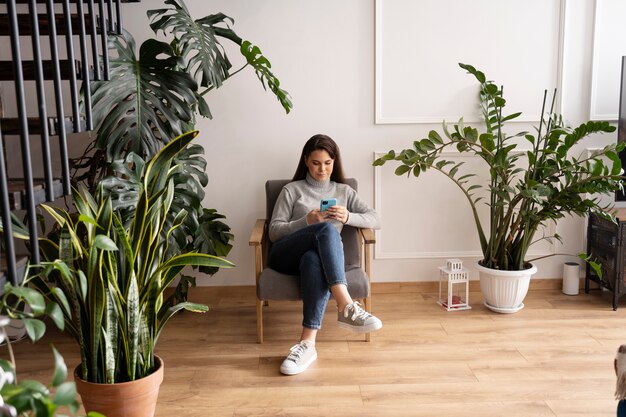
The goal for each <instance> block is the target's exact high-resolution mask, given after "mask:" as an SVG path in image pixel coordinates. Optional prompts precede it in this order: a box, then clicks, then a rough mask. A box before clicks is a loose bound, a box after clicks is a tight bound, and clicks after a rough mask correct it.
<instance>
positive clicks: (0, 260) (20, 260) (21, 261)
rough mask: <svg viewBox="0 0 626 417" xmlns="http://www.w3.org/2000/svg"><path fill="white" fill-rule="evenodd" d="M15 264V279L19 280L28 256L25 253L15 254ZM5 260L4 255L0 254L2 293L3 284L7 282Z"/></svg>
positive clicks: (0, 286) (0, 290) (0, 291)
mask: <svg viewBox="0 0 626 417" xmlns="http://www.w3.org/2000/svg"><path fill="white" fill-rule="evenodd" d="M15 258H16V259H15V266H16V267H17V279H18V280H19V281H20V282H21V280H22V278H23V277H24V270H25V269H26V264H27V263H28V256H26V255H16V256H15ZM7 278H8V277H7V260H6V258H5V257H4V254H2V255H1V256H0V294H1V293H4V290H3V289H4V286H5V285H6V283H7Z"/></svg>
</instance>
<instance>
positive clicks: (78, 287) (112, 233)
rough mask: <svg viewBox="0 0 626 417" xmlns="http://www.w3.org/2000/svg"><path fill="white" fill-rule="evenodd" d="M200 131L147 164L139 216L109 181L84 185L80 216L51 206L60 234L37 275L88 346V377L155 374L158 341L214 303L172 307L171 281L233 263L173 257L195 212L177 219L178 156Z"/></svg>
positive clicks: (77, 203) (142, 168) (47, 244)
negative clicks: (92, 188)
mask: <svg viewBox="0 0 626 417" xmlns="http://www.w3.org/2000/svg"><path fill="white" fill-rule="evenodd" d="M196 135H197V132H195V131H194V132H189V133H185V134H183V135H181V136H180V137H178V138H176V139H174V140H172V141H171V142H169V143H168V144H167V145H166V146H164V147H163V148H162V149H161V150H160V151H159V152H158V153H157V154H156V155H155V156H154V157H153V158H152V159H151V160H150V161H149V163H147V164H145V165H139V166H138V167H137V170H138V171H137V172H138V175H139V176H140V179H141V181H140V183H139V184H138V186H139V189H138V192H137V201H136V204H135V209H134V215H133V216H132V218H131V219H124V218H123V217H122V216H121V214H120V211H119V210H116V209H115V207H114V201H113V198H112V196H111V195H110V194H109V193H106V192H105V190H104V189H103V188H102V187H101V188H99V189H98V191H97V193H96V194H95V195H93V196H92V194H91V193H89V192H88V191H87V190H86V189H84V188H83V189H82V190H80V191H78V190H76V189H74V192H73V194H72V199H73V203H74V204H73V205H74V208H75V211H76V213H75V214H72V213H70V212H68V211H66V210H65V209H62V208H58V207H52V206H48V205H43V206H42V207H43V208H44V210H45V211H46V212H47V213H48V215H50V216H51V217H52V219H54V221H55V222H56V225H57V232H58V233H56V236H57V237H56V238H51V237H50V236H55V235H53V234H51V235H49V237H48V238H45V239H44V240H43V241H42V243H41V246H42V248H44V249H45V253H46V257H47V262H43V263H42V265H41V271H40V272H39V273H38V274H36V275H34V276H32V277H29V278H28V281H29V282H30V283H32V284H33V285H34V286H35V287H36V288H38V289H39V291H40V292H41V294H42V295H43V296H44V297H46V299H47V300H49V301H51V302H55V303H56V304H58V305H59V306H60V307H61V310H62V312H63V317H64V321H65V328H66V330H67V331H69V333H71V335H72V336H73V337H74V338H75V339H76V341H77V342H78V345H79V347H80V356H81V371H80V376H81V377H82V378H83V379H84V380H86V381H89V382H97V383H116V382H124V381H132V380H135V379H138V378H142V377H144V376H146V375H148V374H150V373H151V372H152V371H153V368H154V348H155V345H156V343H157V341H158V338H159V335H160V334H161V332H162V331H163V328H164V326H165V324H166V323H167V321H168V320H169V319H170V317H172V316H173V315H174V314H175V313H176V312H178V311H180V310H183V309H184V310H189V311H194V312H205V311H207V309H208V308H207V307H206V306H205V305H201V304H196V303H191V302H181V303H178V304H175V305H171V306H170V305H169V304H167V303H165V302H164V301H165V291H166V289H167V288H168V286H169V285H170V284H172V282H173V281H174V279H175V278H176V277H177V276H178V274H179V273H180V272H181V270H182V269H183V268H184V267H185V266H206V267H219V268H228V267H232V266H233V265H232V264H231V263H230V262H228V261H227V260H224V259H221V258H218V257H215V256H212V255H209V254H203V253H197V252H185V253H179V254H175V255H171V253H170V251H169V248H168V247H169V244H170V240H169V239H168V237H169V236H170V235H171V234H172V233H174V232H175V231H176V229H177V228H180V227H181V226H182V224H183V222H184V220H185V217H186V216H187V212H186V211H185V210H180V211H176V212H175V213H174V219H173V221H171V222H170V221H168V215H169V214H170V213H171V212H172V202H173V200H174V193H175V180H174V178H175V176H176V175H177V173H179V172H180V171H181V170H182V169H183V168H184V167H182V166H181V164H180V163H177V162H176V156H177V155H178V154H179V153H180V152H183V151H184V150H185V149H186V148H187V146H188V145H189V144H190V142H191V140H192V139H193V138H194V137H195V136H196ZM138 160H140V159H138Z"/></svg>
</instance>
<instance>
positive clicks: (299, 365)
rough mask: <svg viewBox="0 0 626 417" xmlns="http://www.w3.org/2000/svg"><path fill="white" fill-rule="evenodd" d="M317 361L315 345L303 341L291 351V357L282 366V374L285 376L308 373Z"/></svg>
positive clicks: (288, 356)
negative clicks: (309, 368)
mask: <svg viewBox="0 0 626 417" xmlns="http://www.w3.org/2000/svg"><path fill="white" fill-rule="evenodd" d="M316 359H317V350H315V344H314V343H313V342H311V341H309V340H302V341H301V342H300V343H298V344H296V345H293V346H292V347H291V349H289V355H287V358H285V360H284V361H283V363H282V365H280V372H281V373H282V374H285V375H297V374H299V373H301V372H304V371H306V369H307V368H308V367H309V366H311V364H312V363H313V362H315V360H316Z"/></svg>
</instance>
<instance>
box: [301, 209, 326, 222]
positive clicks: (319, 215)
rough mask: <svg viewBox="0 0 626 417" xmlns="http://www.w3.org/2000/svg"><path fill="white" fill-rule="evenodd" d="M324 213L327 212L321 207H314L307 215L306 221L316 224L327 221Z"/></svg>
mask: <svg viewBox="0 0 626 417" xmlns="http://www.w3.org/2000/svg"><path fill="white" fill-rule="evenodd" d="M323 213H325V212H321V211H320V210H319V209H313V210H311V211H309V213H308V214H307V215H306V223H307V224H315V223H322V222H325V221H326V218H325V216H324V214H323Z"/></svg>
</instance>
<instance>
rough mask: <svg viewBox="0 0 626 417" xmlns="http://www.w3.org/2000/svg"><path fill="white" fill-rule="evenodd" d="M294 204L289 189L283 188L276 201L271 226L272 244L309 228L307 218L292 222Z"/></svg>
mask: <svg viewBox="0 0 626 417" xmlns="http://www.w3.org/2000/svg"><path fill="white" fill-rule="evenodd" d="M293 204H294V202H293V197H292V196H291V194H290V193H289V191H288V190H287V188H283V189H282V190H281V192H280V194H279V195H278V198H277V199H276V204H275V205H274V212H273V213H272V219H271V221H270V225H269V236H270V240H271V241H272V242H276V241H277V240H278V239H280V238H281V237H283V236H287V235H288V234H290V233H293V232H295V231H296V230H300V229H302V228H304V227H306V226H307V220H306V216H304V217H301V218H299V219H295V220H291V217H292V214H293Z"/></svg>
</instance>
